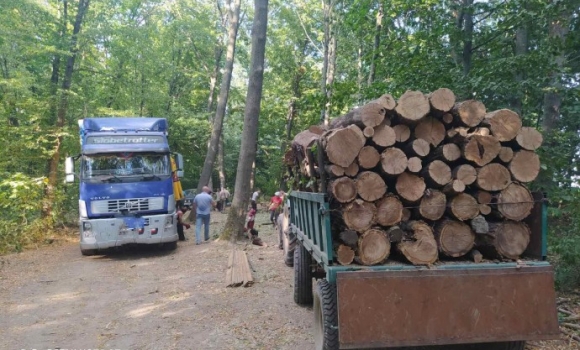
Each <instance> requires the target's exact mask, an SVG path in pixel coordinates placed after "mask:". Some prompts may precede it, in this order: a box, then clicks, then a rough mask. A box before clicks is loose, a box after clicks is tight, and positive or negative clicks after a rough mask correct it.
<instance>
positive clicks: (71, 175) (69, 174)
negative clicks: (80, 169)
mask: <svg viewBox="0 0 580 350" xmlns="http://www.w3.org/2000/svg"><path fill="white" fill-rule="evenodd" d="M64 173H65V176H66V178H65V181H66V182H75V161H74V159H73V158H72V157H67V158H66V160H65V162H64Z"/></svg>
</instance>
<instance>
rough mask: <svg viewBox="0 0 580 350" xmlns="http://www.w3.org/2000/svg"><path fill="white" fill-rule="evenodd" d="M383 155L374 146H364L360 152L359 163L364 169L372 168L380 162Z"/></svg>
mask: <svg viewBox="0 0 580 350" xmlns="http://www.w3.org/2000/svg"><path fill="white" fill-rule="evenodd" d="M380 160H381V155H380V154H379V151H377V149H376V148H374V147H373V146H364V147H363V148H362V149H361V150H360V153H359V154H358V165H359V166H360V167H361V168H363V169H372V168H374V167H376V166H377V164H379V161H380Z"/></svg>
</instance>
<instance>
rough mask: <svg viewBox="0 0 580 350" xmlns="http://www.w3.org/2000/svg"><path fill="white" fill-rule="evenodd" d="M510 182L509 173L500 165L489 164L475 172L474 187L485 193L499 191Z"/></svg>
mask: <svg viewBox="0 0 580 350" xmlns="http://www.w3.org/2000/svg"><path fill="white" fill-rule="evenodd" d="M510 182H511V174H510V171H509V170H508V169H507V168H506V167H504V166H503V165H501V164H498V163H490V164H487V165H485V166H483V167H481V168H479V169H478V170H477V181H476V185H477V187H479V188H480V189H482V190H485V191H501V190H503V189H504V188H506V187H507V186H508V185H509V184H510Z"/></svg>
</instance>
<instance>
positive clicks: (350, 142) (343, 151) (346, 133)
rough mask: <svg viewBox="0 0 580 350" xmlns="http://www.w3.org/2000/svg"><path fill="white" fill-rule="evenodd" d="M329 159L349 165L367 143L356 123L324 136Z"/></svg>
mask: <svg viewBox="0 0 580 350" xmlns="http://www.w3.org/2000/svg"><path fill="white" fill-rule="evenodd" d="M324 141H325V146H324V148H325V150H326V155H327V156H328V160H329V161H330V162H331V163H333V164H336V165H340V166H342V167H345V168H346V167H348V166H349V165H350V164H351V163H352V162H354V160H355V159H356V157H357V156H358V154H359V152H360V150H361V149H362V148H363V146H364V145H365V141H366V138H365V136H364V135H363V133H362V131H361V130H360V129H359V127H358V126H356V125H349V126H347V127H346V128H343V129H337V130H334V131H332V132H330V133H329V134H328V135H325V137H324Z"/></svg>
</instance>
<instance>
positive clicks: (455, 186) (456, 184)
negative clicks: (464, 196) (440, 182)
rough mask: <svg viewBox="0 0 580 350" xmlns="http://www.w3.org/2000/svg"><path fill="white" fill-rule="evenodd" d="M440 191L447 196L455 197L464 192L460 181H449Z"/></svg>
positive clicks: (463, 185)
mask: <svg viewBox="0 0 580 350" xmlns="http://www.w3.org/2000/svg"><path fill="white" fill-rule="evenodd" d="M441 191H442V192H443V193H445V195H447V196H455V195H457V194H460V193H463V191H465V184H464V183H463V181H461V180H451V182H450V183H448V184H447V185H445V186H444V187H443V189H442V190H441Z"/></svg>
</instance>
